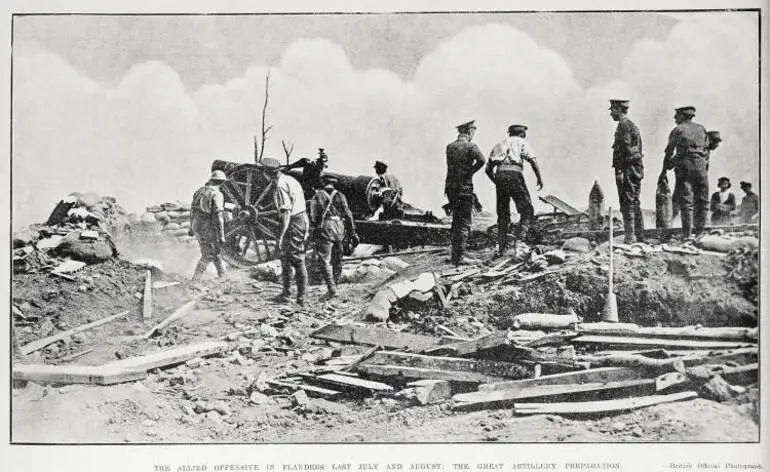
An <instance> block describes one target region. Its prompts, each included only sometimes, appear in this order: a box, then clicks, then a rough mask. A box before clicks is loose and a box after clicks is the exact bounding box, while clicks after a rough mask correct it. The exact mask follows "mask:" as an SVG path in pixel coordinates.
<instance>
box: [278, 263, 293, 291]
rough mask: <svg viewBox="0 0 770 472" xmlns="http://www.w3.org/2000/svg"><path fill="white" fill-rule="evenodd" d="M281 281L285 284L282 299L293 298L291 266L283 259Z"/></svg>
mask: <svg viewBox="0 0 770 472" xmlns="http://www.w3.org/2000/svg"><path fill="white" fill-rule="evenodd" d="M281 281H282V282H283V291H282V292H281V296H280V298H285V299H288V298H289V297H290V296H291V266H290V265H289V263H288V261H285V260H283V259H281Z"/></svg>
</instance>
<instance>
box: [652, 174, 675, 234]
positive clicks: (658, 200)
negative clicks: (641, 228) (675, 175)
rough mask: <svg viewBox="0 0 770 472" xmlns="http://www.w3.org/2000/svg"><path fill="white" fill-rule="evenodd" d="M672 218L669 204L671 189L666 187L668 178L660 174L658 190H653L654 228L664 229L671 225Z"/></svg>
mask: <svg viewBox="0 0 770 472" xmlns="http://www.w3.org/2000/svg"><path fill="white" fill-rule="evenodd" d="M673 216H674V208H673V205H672V203H671V187H670V186H669V185H668V177H666V173H665V172H662V173H661V174H660V177H658V188H657V190H655V227H656V228H658V229H665V228H668V227H669V226H670V225H671V219H672V218H673Z"/></svg>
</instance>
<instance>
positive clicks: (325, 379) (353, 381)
mask: <svg viewBox="0 0 770 472" xmlns="http://www.w3.org/2000/svg"><path fill="white" fill-rule="evenodd" d="M297 375H299V376H300V377H302V378H303V379H305V380H308V381H311V382H318V383H321V384H328V385H334V386H337V387H345V388H352V389H357V390H367V391H370V392H379V393H385V392H392V391H393V387H391V386H390V385H388V384H384V383H381V382H373V381H371V380H365V379H360V378H358V377H353V376H349V375H340V374H322V375H313V374H297Z"/></svg>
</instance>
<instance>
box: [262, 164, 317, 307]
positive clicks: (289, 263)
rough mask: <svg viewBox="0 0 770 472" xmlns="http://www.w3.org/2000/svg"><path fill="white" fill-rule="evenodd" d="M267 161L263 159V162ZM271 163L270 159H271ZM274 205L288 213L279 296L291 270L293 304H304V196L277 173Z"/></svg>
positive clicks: (286, 288) (287, 287) (286, 286)
mask: <svg viewBox="0 0 770 472" xmlns="http://www.w3.org/2000/svg"><path fill="white" fill-rule="evenodd" d="M265 161H267V159H263V163H264V162H265ZM271 161H273V160H271ZM274 198H275V206H276V208H277V209H278V210H279V211H281V212H284V211H285V212H288V213H289V226H288V228H287V230H286V234H284V237H283V243H282V244H281V247H280V248H279V249H280V251H281V278H282V281H283V293H282V296H283V297H288V296H289V291H290V289H291V269H292V268H294V271H295V273H296V278H297V303H299V304H300V305H302V304H304V302H305V291H306V288H307V268H306V266H305V242H306V241H307V236H308V221H307V214H306V213H305V196H304V193H303V190H302V186H301V185H300V183H299V182H298V181H297V180H296V179H295V178H294V177H292V176H290V175H286V174H282V173H278V177H277V178H276V180H275V194H274Z"/></svg>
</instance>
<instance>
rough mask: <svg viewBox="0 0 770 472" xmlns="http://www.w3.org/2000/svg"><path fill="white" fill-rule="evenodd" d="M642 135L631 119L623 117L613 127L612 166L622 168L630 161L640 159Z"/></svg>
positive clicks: (641, 155)
mask: <svg viewBox="0 0 770 472" xmlns="http://www.w3.org/2000/svg"><path fill="white" fill-rule="evenodd" d="M642 157H644V156H643V154H642V136H641V135H640V134H639V128H637V127H636V125H635V124H634V122H633V121H631V120H629V119H628V118H623V119H622V120H620V121H618V127H617V128H616V129H615V141H614V142H613V143H612V167H614V168H616V169H622V168H624V167H626V166H627V165H628V164H629V163H630V162H632V161H634V160H637V159H641V158H642Z"/></svg>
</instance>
